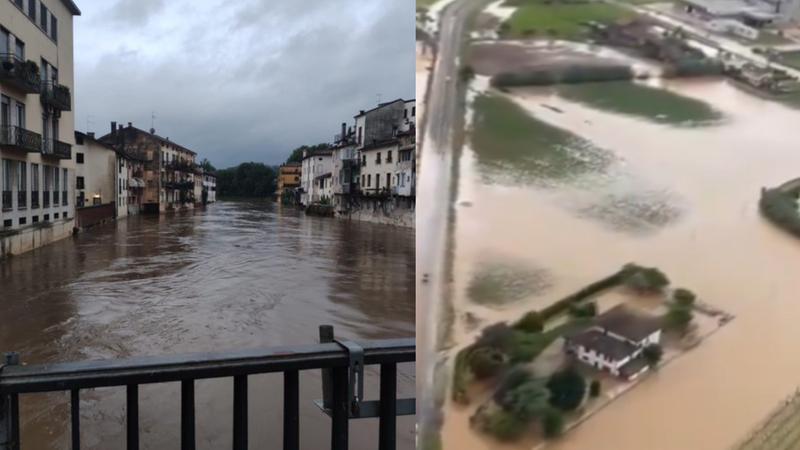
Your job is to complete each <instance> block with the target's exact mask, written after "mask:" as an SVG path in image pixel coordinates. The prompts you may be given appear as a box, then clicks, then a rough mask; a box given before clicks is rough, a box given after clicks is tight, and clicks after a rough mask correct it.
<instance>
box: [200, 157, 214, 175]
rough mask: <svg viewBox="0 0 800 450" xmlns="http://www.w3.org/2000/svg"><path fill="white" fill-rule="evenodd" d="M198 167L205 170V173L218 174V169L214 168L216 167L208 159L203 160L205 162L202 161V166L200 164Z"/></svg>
mask: <svg viewBox="0 0 800 450" xmlns="http://www.w3.org/2000/svg"><path fill="white" fill-rule="evenodd" d="M198 166H199V167H200V168H201V169H203V170H204V171H206V172H216V171H217V168H216V167H214V165H213V164H211V161H209V160H208V159H206V158H203V160H202V161H200V164H198Z"/></svg>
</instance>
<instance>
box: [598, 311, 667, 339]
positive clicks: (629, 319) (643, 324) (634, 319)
mask: <svg viewBox="0 0 800 450" xmlns="http://www.w3.org/2000/svg"><path fill="white" fill-rule="evenodd" d="M595 325H596V326H597V327H600V328H603V329H604V330H607V331H609V332H611V333H614V334H617V335H619V336H623V337H625V338H627V339H630V340H631V341H634V342H638V341H641V340H642V339H644V338H646V337H647V336H650V335H651V334H653V333H654V332H656V331H658V330H660V329H661V320H660V319H658V318H657V317H652V316H646V315H644V314H641V313H638V312H635V311H633V309H631V308H630V307H628V306H626V305H625V304H619V305H617V306H615V307H613V308H611V309H609V310H608V311H606V312H604V313H603V314H600V315H599V316H597V318H596V319H595Z"/></svg>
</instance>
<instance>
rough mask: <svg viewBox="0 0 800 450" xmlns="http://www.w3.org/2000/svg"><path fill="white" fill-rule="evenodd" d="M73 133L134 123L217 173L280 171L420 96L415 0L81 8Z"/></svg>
mask: <svg viewBox="0 0 800 450" xmlns="http://www.w3.org/2000/svg"><path fill="white" fill-rule="evenodd" d="M76 3H77V4H78V7H79V8H80V9H81V12H82V13H83V15H82V16H79V17H76V18H75V103H76V105H75V128H76V129H77V130H80V131H94V132H96V133H97V134H98V135H103V134H106V133H107V132H108V131H109V130H110V128H109V127H110V126H109V122H110V121H112V120H115V121H117V122H121V123H127V122H133V123H134V125H135V126H138V127H139V128H142V129H149V128H150V124H151V113H152V112H153V111H155V116H156V119H155V129H156V133H158V134H160V135H162V136H165V137H169V138H170V139H171V140H173V141H175V142H177V143H179V144H182V145H185V146H187V147H189V148H190V149H193V150H195V151H196V152H198V154H199V156H198V157H199V158H203V157H206V158H208V159H209V160H210V161H211V162H212V163H213V164H214V165H216V166H217V167H218V168H223V167H228V166H232V165H235V164H238V163H240V162H244V161H258V162H265V163H268V164H278V163H280V162H283V161H284V160H285V159H286V156H287V155H288V153H289V152H290V151H291V149H293V148H295V147H297V146H300V145H302V144H316V143H319V142H328V141H330V140H332V138H333V135H334V134H336V133H338V132H339V129H340V127H341V123H342V122H347V124H348V126H350V125H352V123H353V116H354V115H355V114H357V113H358V111H359V110H360V109H369V108H372V107H374V106H375V105H376V104H377V101H378V98H379V97H378V95H380V99H381V101H387V100H393V99H395V98H398V97H402V98H404V99H408V98H413V96H414V80H415V78H414V39H415V38H414V1H413V0H366V1H365V0H236V1H230V0H203V1H198V0H77V1H76Z"/></svg>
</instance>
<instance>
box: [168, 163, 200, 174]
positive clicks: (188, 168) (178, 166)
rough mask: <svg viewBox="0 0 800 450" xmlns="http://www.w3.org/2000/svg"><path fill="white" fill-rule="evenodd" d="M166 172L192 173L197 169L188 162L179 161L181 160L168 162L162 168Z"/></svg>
mask: <svg viewBox="0 0 800 450" xmlns="http://www.w3.org/2000/svg"><path fill="white" fill-rule="evenodd" d="M164 167H165V168H166V169H167V170H175V171H178V172H192V173H193V172H194V170H195V169H196V168H197V165H196V164H194V163H192V162H190V161H181V160H174V161H170V162H168V163H167V164H166V165H165V166H164Z"/></svg>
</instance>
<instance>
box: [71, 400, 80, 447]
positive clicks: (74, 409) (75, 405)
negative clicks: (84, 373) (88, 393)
mask: <svg viewBox="0 0 800 450" xmlns="http://www.w3.org/2000/svg"><path fill="white" fill-rule="evenodd" d="M69 404H70V407H69V411H70V419H71V420H70V423H71V426H70V433H71V435H72V450H80V448H81V410H80V407H81V397H80V391H79V390H77V389H72V390H71V391H70V402H69Z"/></svg>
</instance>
